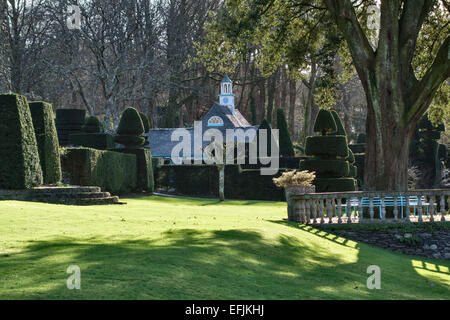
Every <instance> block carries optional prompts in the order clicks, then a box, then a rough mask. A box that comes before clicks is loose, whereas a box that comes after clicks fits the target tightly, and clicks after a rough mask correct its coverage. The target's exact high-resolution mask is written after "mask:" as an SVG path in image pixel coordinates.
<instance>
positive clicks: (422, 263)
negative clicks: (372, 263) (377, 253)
mask: <svg viewBox="0 0 450 320" xmlns="http://www.w3.org/2000/svg"><path fill="white" fill-rule="evenodd" d="M269 222H272V223H277V224H281V225H285V226H288V227H292V228H295V229H299V230H303V231H306V232H309V233H312V234H314V235H316V236H318V237H321V238H324V239H327V240H329V241H332V242H334V243H337V244H339V245H343V246H347V247H351V248H356V249H358V250H359V256H360V257H361V256H362V255H364V253H365V250H364V246H368V247H372V248H376V249H377V250H382V251H385V252H386V253H387V254H396V255H401V256H403V257H407V258H409V259H411V265H412V266H413V267H414V268H415V269H422V270H427V271H432V272H437V273H441V274H445V275H450V271H449V268H450V262H448V261H447V262H444V263H443V265H440V264H436V263H435V262H434V261H436V260H435V259H429V258H426V257H422V256H420V257H419V256H411V255H406V254H400V253H395V252H392V251H389V250H387V249H383V248H380V247H377V246H373V245H371V244H367V243H359V242H357V241H355V240H350V239H347V238H344V237H342V236H339V235H336V234H334V233H330V232H327V231H326V230H323V229H318V228H315V227H314V226H311V225H305V224H299V223H297V222H293V221H287V220H269ZM354 226H356V225H354ZM397 226H398V225H397Z"/></svg>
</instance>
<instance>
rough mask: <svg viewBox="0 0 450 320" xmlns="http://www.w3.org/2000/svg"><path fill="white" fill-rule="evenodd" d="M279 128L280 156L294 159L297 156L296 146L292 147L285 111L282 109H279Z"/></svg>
mask: <svg viewBox="0 0 450 320" xmlns="http://www.w3.org/2000/svg"><path fill="white" fill-rule="evenodd" d="M277 128H278V130H279V138H280V156H283V157H293V156H294V155H295V152H294V146H293V145H292V141H291V136H290V134H289V130H288V127H287V123H286V117H285V115H284V111H283V109H281V108H278V109H277Z"/></svg>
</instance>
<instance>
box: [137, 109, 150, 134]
mask: <svg viewBox="0 0 450 320" xmlns="http://www.w3.org/2000/svg"><path fill="white" fill-rule="evenodd" d="M139 115H140V116H141V120H142V124H143V125H144V133H149V132H150V128H151V126H150V120H149V119H148V117H147V116H146V115H145V113H142V112H139Z"/></svg>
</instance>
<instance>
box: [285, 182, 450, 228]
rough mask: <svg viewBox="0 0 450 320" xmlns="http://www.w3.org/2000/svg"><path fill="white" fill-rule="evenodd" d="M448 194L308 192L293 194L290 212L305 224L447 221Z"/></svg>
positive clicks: (442, 191) (432, 191)
mask: <svg viewBox="0 0 450 320" xmlns="http://www.w3.org/2000/svg"><path fill="white" fill-rule="evenodd" d="M449 196H450V190H449V189H427V190H414V191H405V192H400V191H353V192H327V193H308V194H302V195H291V196H290V198H289V199H290V201H288V210H287V212H288V220H290V221H296V222H300V223H306V224H310V223H311V224H316V223H320V224H323V223H325V224H332V223H338V224H340V223H365V222H371V223H374V222H390V221H392V222H445V221H449V220H450V219H449V217H448V215H447V208H446V205H447V204H448V201H449ZM388 207H390V208H392V209H393V210H392V215H391V216H389V215H388V214H387V213H388V210H387V208H388ZM378 211H379V212H378ZM344 213H345V214H344Z"/></svg>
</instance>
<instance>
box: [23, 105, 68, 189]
mask: <svg viewBox="0 0 450 320" xmlns="http://www.w3.org/2000/svg"><path fill="white" fill-rule="evenodd" d="M30 111H31V117H32V118H33V126H34V132H35V134H36V139H37V145H38V149H39V159H40V161H41V167H42V172H43V175H44V183H45V184H55V183H58V182H60V181H61V176H62V174H61V160H60V154H59V142H58V134H57V132H56V126H55V120H54V116H53V108H52V105H51V104H50V103H47V102H31V103H30Z"/></svg>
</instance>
